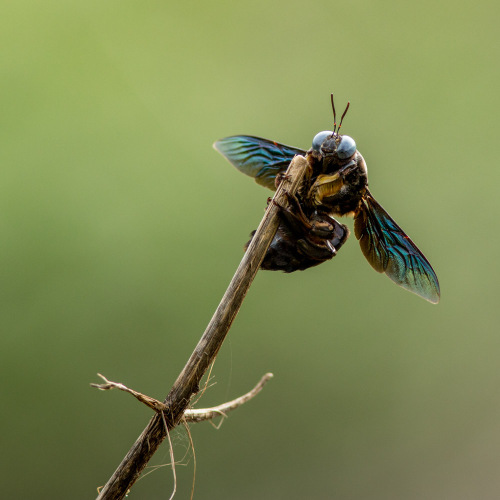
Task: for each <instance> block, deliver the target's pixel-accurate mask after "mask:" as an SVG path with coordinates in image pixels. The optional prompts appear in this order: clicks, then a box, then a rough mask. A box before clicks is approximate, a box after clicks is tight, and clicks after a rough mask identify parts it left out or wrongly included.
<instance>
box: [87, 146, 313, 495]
mask: <svg viewBox="0 0 500 500" xmlns="http://www.w3.org/2000/svg"><path fill="white" fill-rule="evenodd" d="M307 168H308V163H307V160H306V159H305V158H304V157H303V156H296V157H295V158H294V159H293V160H292V162H291V163H290V166H289V167H288V170H287V172H286V175H285V176H284V177H283V181H282V183H281V184H280V186H279V187H278V189H277V191H276V194H275V195H274V197H273V200H275V201H276V202H277V204H279V205H281V206H286V205H287V203H288V202H287V197H286V193H285V192H289V193H291V194H295V192H296V191H297V189H298V187H299V186H300V184H301V182H302V179H303V177H304V174H305V172H306V169H307ZM278 225H279V217H278V207H277V205H276V204H275V203H270V204H269V206H268V207H267V210H266V213H265V214H264V217H263V219H262V221H261V223H260V224H259V227H258V228H257V231H256V232H255V235H254V236H253V238H252V241H251V243H250V245H249V247H248V249H247V251H246V252H245V255H244V256H243V259H242V261H241V262H240V265H239V266H238V269H237V270H236V273H235V275H234V276H233V279H232V280H231V282H230V284H229V286H228V288H227V290H226V293H225V294H224V296H223V297H222V300H221V302H220V304H219V306H218V307H217V309H216V311H215V313H214V315H213V317H212V319H211V320H210V323H209V324H208V326H207V328H206V330H205V333H204V334H203V336H202V337H201V339H200V341H199V342H198V345H197V346H196V348H195V350H194V351H193V353H192V354H191V357H190V358H189V360H188V362H187V363H186V366H185V367H184V369H183V370H182V372H181V373H180V375H179V377H178V378H177V380H176V381H175V383H174V385H173V387H172V389H171V390H170V392H169V394H168V396H167V398H166V399H165V401H164V403H165V405H166V409H165V410H164V411H162V412H161V415H160V414H158V413H157V414H156V415H155V416H153V418H152V419H151V420H150V422H149V424H148V425H147V427H146V428H145V429H144V431H143V432H142V433H141V435H140V436H139V437H138V438H137V440H136V442H135V443H134V444H133V445H132V447H131V449H130V450H129V452H128V453H127V455H126V456H125V457H124V458H123V460H122V462H121V464H120V465H119V466H118V468H117V469H116V471H115V472H114V473H113V475H112V476H111V478H110V479H109V480H108V482H107V483H106V485H105V486H104V487H103V488H102V490H101V491H100V493H99V496H98V497H97V498H98V500H103V499H106V500H107V499H122V498H123V497H124V496H125V494H126V493H127V491H128V490H129V489H130V488H131V487H132V485H133V484H134V482H135V481H136V480H137V478H138V477H139V475H140V474H141V472H142V470H143V469H144V467H145V466H146V464H147V463H148V461H149V460H150V459H151V457H152V456H153V455H154V453H155V452H156V450H157V449H158V446H159V445H160V444H161V442H162V441H163V439H165V435H166V429H165V426H164V424H163V420H162V418H164V419H165V422H166V424H167V428H168V430H170V429H173V428H174V427H175V426H176V425H178V424H179V423H180V421H181V419H182V416H183V415H184V413H185V410H186V409H187V407H188V405H189V402H190V400H191V397H192V396H193V395H194V394H196V393H197V392H198V390H199V384H200V381H201V378H202V377H203V375H204V374H205V372H206V370H207V368H208V367H209V366H210V364H211V363H212V361H213V360H214V359H215V357H216V356H217V353H218V352H219V349H220V347H221V346H222V343H223V342H224V339H225V338H226V335H227V332H228V331H229V329H230V327H231V324H232V322H233V320H234V318H235V316H236V314H237V313H238V310H239V308H240V307H241V304H242V302H243V300H244V298H245V295H246V293H247V291H248V289H249V288H250V285H251V284H252V281H253V279H254V277H255V275H256V274H257V271H258V270H259V267H260V264H261V263H262V260H263V259H264V256H265V254H266V252H267V249H268V247H269V245H270V244H271V241H272V239H273V237H274V235H275V233H276V231H277V229H278Z"/></svg>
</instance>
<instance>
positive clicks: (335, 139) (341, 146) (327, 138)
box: [312, 94, 356, 161]
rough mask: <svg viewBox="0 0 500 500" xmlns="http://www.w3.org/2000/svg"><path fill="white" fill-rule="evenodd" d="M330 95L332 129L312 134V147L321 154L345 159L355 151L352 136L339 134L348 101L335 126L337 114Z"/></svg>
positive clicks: (347, 107)
mask: <svg viewBox="0 0 500 500" xmlns="http://www.w3.org/2000/svg"><path fill="white" fill-rule="evenodd" d="M331 97H332V109H333V131H332V130H324V131H323V132H319V133H318V134H316V135H315V136H314V139H313V142H312V149H314V150H315V151H318V152H319V153H321V154H322V155H323V156H334V157H336V158H338V159H339V160H341V161H342V160H347V159H348V158H351V156H353V155H354V153H356V143H355V142H354V139H353V138H352V137H349V136H348V135H340V133H339V131H340V127H341V126H342V120H343V119H344V116H345V114H346V113H347V110H348V109H349V104H350V103H349V102H348V103H347V106H346V108H345V111H344V112H343V113H342V117H341V118H340V123H339V126H338V127H337V116H336V113H335V105H334V104H333V94H332V95H331Z"/></svg>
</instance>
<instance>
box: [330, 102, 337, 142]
mask: <svg viewBox="0 0 500 500" xmlns="http://www.w3.org/2000/svg"><path fill="white" fill-rule="evenodd" d="M330 97H331V100H332V109H333V134H332V137H333V136H334V135H335V129H336V128H337V113H335V104H333V94H330Z"/></svg>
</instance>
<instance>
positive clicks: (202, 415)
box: [90, 373, 273, 422]
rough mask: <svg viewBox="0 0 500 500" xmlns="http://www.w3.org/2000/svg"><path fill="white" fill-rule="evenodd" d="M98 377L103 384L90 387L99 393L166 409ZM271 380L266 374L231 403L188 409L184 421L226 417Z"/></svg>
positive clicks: (140, 395) (119, 384) (160, 403)
mask: <svg viewBox="0 0 500 500" xmlns="http://www.w3.org/2000/svg"><path fill="white" fill-rule="evenodd" d="M97 375H99V377H101V378H102V379H103V380H104V382H105V383H104V384H90V385H91V386H92V387H95V388H96V389H100V390H101V391H109V390H111V389H119V390H120V391H124V392H128V393H129V394H132V396H134V397H135V398H136V399H138V400H139V401H140V402H141V403H143V404H145V405H146V406H147V407H148V408H151V409H152V410H154V411H155V412H157V413H162V412H164V411H165V410H167V409H168V406H167V405H166V404H165V403H162V402H161V401H158V400H157V399H155V398H152V397H150V396H146V395H145V394H142V393H141V392H137V391H134V389H130V387H127V386H126V385H124V384H121V383H120V382H113V381H112V380H108V379H107V378H106V377H105V376H104V375H101V374H100V373H98V374H97ZM272 378H273V374H272V373H266V374H265V375H264V376H263V377H262V378H261V379H260V380H259V382H258V383H257V385H256V386H255V387H254V388H253V389H252V390H250V391H248V392H247V393H246V394H243V396H240V397H238V398H236V399H233V400H232V401H228V402H226V403H222V404H220V405H217V406H213V407H212V408H188V409H186V410H185V411H184V419H185V420H186V422H203V421H204V420H211V419H213V418H215V417H221V416H222V417H226V413H227V412H229V411H231V410H236V408H239V407H240V406H241V405H243V404H245V403H246V402H247V401H250V400H251V399H253V398H254V397H255V396H257V394H259V392H260V391H262V389H263V388H264V386H265V385H266V383H267V382H269V380H271V379H272Z"/></svg>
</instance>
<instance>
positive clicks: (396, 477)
mask: <svg viewBox="0 0 500 500" xmlns="http://www.w3.org/2000/svg"><path fill="white" fill-rule="evenodd" d="M498 15H499V6H498V3H497V2H493V1H480V2H451V1H443V2H434V1H433V2H431V1H423V2H418V3H415V2H397V1H381V2H370V1H368V0H365V1H352V2H336V1H331V0H329V1H315V2H298V1H290V0H289V1H276V2H270V1H268V0H267V1H262V0H260V1H256V2H234V1H216V2H202V1H185V2H182V3H181V2H172V1H150V2H132V1H130V0H125V1H123V0H121V1H108V2H102V1H94V0H92V1H87V2H78V3H77V2H61V1H49V2H43V3H41V2H35V1H33V0H26V1H17V2H15V3H14V2H6V3H5V4H4V5H3V8H2V18H1V21H0V40H1V46H2V50H1V52H0V58H1V59H0V69H1V78H0V86H1V91H0V101H1V116H0V123H1V135H0V141H1V147H0V159H1V164H0V165H1V166H0V230H1V233H0V234H1V244H0V263H1V265H0V273H1V279H0V297H1V300H0V307H1V319H0V321H1V337H0V338H1V340H0V342H1V343H0V346H1V347H0V363H1V368H0V369H1V377H0V384H1V399H2V411H1V424H2V432H1V438H0V440H1V450H2V457H1V460H2V464H1V467H0V470H1V473H0V474H2V476H3V477H2V481H1V484H2V488H1V496H2V497H3V498H38V499H45V498H72V499H80V498H81V499H84V498H92V497H93V496H94V495H95V491H96V490H95V489H96V487H97V486H99V485H102V484H104V483H105V482H106V480H107V479H108V477H109V476H110V475H111V473H112V472H113V471H114V469H115V467H116V466H117V465H118V463H119V462H120V460H121V458H122V457H123V455H124V454H125V453H126V452H127V450H128V449H129V447H130V446H131V444H132V443H133V441H134V440H135V439H136V437H137V436H138V435H139V433H140V432H141V431H142V429H143V428H144V426H145V425H146V423H147V421H148V419H149V417H150V411H149V410H148V409H147V408H145V407H143V406H141V405H140V404H139V403H137V402H136V401H135V400H133V399H132V398H131V397H130V396H128V395H126V394H124V393H118V392H111V393H102V392H98V391H96V390H94V389H91V388H90V387H89V382H97V381H98V379H97V377H96V373H97V372H101V373H103V374H105V375H106V376H108V377H109V378H110V379H112V380H117V381H121V382H123V383H125V384H127V385H129V386H131V387H133V388H135V389H137V390H140V391H142V392H145V393H147V394H149V395H152V396H156V397H158V398H160V399H162V398H163V397H164V396H165V395H166V393H167V392H168V390H169V388H170V386H171V385H172V383H173V382H174V380H175V378H176V377H177V375H178V373H179V372H180V370H181V369H182V367H183V365H184V362H185V361H186V359H187V358H188V356H189V354H190V353H191V351H192V349H193V348H194V346H195V344H196V342H197V341H198V339H199V337H200V336H201V334H202V332H203V330H204V328H205V326H206V324H207V323H208V321H209V319H210V317H211V315H212V313H213V311H214V309H215V307H216V306H217V304H218V302H219V300H220V298H221V296H222V294H223V292H224V291H225V288H226V286H227V284H228V283H229V280H230V279H231V277H232V275H233V272H234V270H235V269H236V267H237V265H238V263H239V261H240V259H241V256H242V245H243V244H244V243H245V241H247V236H248V233H249V232H250V231H251V230H252V229H254V228H255V227H256V226H257V224H258V222H259V221H260V219H261V216H262V214H263V210H264V208H265V205H266V199H267V197H268V196H269V195H270V192H267V191H266V190H265V189H263V188H261V187H259V186H258V185H256V184H255V183H254V182H253V181H252V180H251V179H249V178H248V177H245V176H243V175H242V174H240V173H238V172H237V171H236V170H235V169H233V168H232V167H231V166H230V165H229V164H228V163H227V162H226V161H225V160H224V159H223V158H222V157H220V156H219V155H218V154H217V153H216V152H215V151H214V150H213V149H212V143H213V142H214V140H216V139H218V138H220V137H224V136H227V135H232V134H238V133H247V134H254V135H261V136H263V137H268V138H271V139H274V140H277V141H281V142H284V143H286V144H291V145H295V146H298V147H302V148H306V149H307V148H308V147H309V146H310V143H311V140H312V138H313V136H314V135H315V133H316V132H318V131H320V130H324V129H329V128H331V126H332V114H331V109H330V103H329V96H330V92H332V91H333V92H334V93H335V96H336V101H337V102H338V107H339V108H343V106H344V105H345V102H346V101H347V100H350V101H351V109H350V111H349V113H348V115H347V117H346V119H345V121H344V126H343V130H344V133H347V134H349V135H351V136H352V137H354V138H355V140H356V142H357V145H358V148H359V150H360V151H361V152H362V154H363V155H364V157H365V159H366V161H367V163H368V169H369V174H370V186H371V189H372V192H373V193H374V195H375V196H376V198H377V199H378V200H379V201H380V202H381V203H382V205H383V206H384V207H385V208H386V209H387V210H388V211H389V213H390V214H391V215H392V216H393V217H394V218H395V219H396V220H397V221H398V222H399V224H401V226H402V227H403V228H404V229H405V230H406V231H407V232H408V233H409V234H410V235H411V237H412V238H413V239H414V240H415V241H416V242H417V244H418V245H419V246H420V248H421V249H422V250H423V251H424V252H425V254H426V255H427V256H428V257H429V259H430V260H431V262H432V264H433V266H434V268H435V269H436V271H437V274H438V276H439V278H440V282H441V288H442V300H441V303H440V304H439V305H438V306H433V305H431V304H429V303H427V302H425V301H424V300H422V299H420V298H418V297H417V296H414V295H412V294H409V293H407V292H405V291H403V290H402V289H400V288H398V287H397V286H395V285H394V284H393V283H392V282H391V281H390V280H389V279H387V278H386V277H384V276H382V275H378V274H377V273H375V272H373V271H372V270H371V268H370V266H369V265H368V263H367V262H366V261H365V259H364V258H363V256H362V254H361V252H360V250H359V248H358V244H357V242H356V239H355V238H354V237H351V238H350V240H349V242H348V243H347V244H346V245H345V246H344V248H342V251H341V252H340V254H339V255H338V256H337V257H336V258H335V259H334V260H333V261H332V262H329V263H326V264H324V265H322V266H320V267H318V268H315V269H311V270H309V271H306V272H303V273H296V274H293V275H285V274H282V273H264V272H263V273H259V275H258V276H257V279H256V280H255V282H254V285H253V286H252V288H251V290H250V292H249V294H248V296H247V299H246V301H245V302H244V304H243V307H242V309H241V311H240V314H239V316H238V317H237V319H236V321H235V323H234V325H233V328H232V330H231V332H230V335H229V337H228V339H227V340H226V343H225V344H224V346H223V348H222V350H221V352H220V355H219V357H218V359H217V362H216V363H215V366H214V369H213V372H212V375H213V381H214V382H216V384H215V385H213V386H212V387H210V389H209V390H207V391H206V393H205V395H204V396H203V398H202V400H201V401H200V402H199V403H198V406H199V407H203V406H210V405H213V404H218V403H220V402H222V401H224V400H228V399H231V398H233V397H236V396H238V395H240V394H242V393H244V392H246V391H247V390H248V389H249V388H250V387H252V386H253V385H254V384H255V383H256V382H257V380H258V379H259V378H260V377H261V376H262V375H263V374H264V373H265V372H268V371H272V372H274V374H275V378H274V379H273V381H272V382H270V383H269V385H268V386H267V387H266V389H265V390H264V392H263V393H262V394H261V395H260V396H258V398H256V399H255V400H253V401H252V402H250V403H249V404H248V405H246V406H245V407H244V408H241V409H239V410H238V411H237V412H235V413H233V414H232V415H231V417H230V419H229V420H227V421H226V422H224V425H223V426H222V427H221V428H220V430H218V431H217V430H215V429H214V428H213V427H212V426H211V425H210V424H208V423H201V424H197V425H195V426H192V434H193V438H194V441H195V446H196V458H197V472H196V493H195V498H200V499H219V498H223V499H226V498H228V499H229V498H231V499H233V498H237V499H243V500H245V499H256V498H258V499H305V498H314V499H331V498H334V499H367V498H370V499H381V500H382V499H384V500H386V499H411V500H413V499H415V500H417V499H423V498H425V499H439V500H442V499H453V500H459V499H472V498H473V499H477V498H481V499H497V498H498V497H499V495H500V493H499V491H500V474H499V473H498V470H499V466H500V418H499V417H500V394H499V384H500V369H499V361H498V358H499V354H500V335H499V331H498V327H497V325H496V313H495V310H496V309H497V308H498V281H499V271H498V267H499V266H498V263H497V253H498V246H499V243H500V241H499V237H498V212H499V203H498V194H497V185H498V182H499V180H500V174H499V168H498V166H497V156H498V152H497V149H498V147H497V146H495V144H498V136H499V132H500V127H499V124H498V121H499V120H498V112H499V93H498V87H499V85H498V81H499V77H500V71H499V63H498V61H499V60H500V54H499V47H500V42H499V38H498V35H497V33H498ZM349 224H350V225H351V228H352V222H349ZM173 440H174V447H175V454H176V457H177V459H178V460H179V461H182V463H183V464H185V466H181V465H179V466H178V468H177V473H178V495H177V498H182V499H184V498H188V497H189V491H190V488H191V480H192V474H193V458H192V454H191V453H188V455H187V456H186V457H185V458H184V459H183V455H184V454H185V452H186V450H187V449H188V446H189V441H188V438H187V437H186V434H185V432H184V430H181V429H179V430H177V431H176V432H175V433H174V435H173ZM168 462H169V454H168V448H167V446H165V445H163V446H162V448H161V449H160V450H159V452H158V453H157V455H156V456H155V457H154V461H153V463H154V464H157V465H158V464H167V463H168ZM171 490H172V475H171V472H170V470H169V469H168V467H162V468H160V469H159V470H156V471H155V472H153V473H151V474H149V475H148V476H146V477H145V478H144V479H142V480H140V481H139V482H138V483H137V484H136V486H135V487H134V488H133V490H132V492H131V494H130V495H129V498H141V499H165V498H168V497H169V495H170V492H171Z"/></svg>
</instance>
